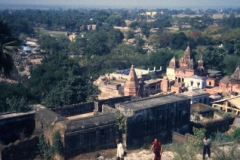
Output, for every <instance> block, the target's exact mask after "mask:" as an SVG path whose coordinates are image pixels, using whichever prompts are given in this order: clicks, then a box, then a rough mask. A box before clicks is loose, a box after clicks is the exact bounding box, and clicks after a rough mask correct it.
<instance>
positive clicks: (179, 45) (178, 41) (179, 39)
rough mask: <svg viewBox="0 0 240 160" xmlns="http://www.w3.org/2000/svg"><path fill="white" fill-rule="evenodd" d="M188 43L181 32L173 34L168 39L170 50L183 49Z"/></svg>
mask: <svg viewBox="0 0 240 160" xmlns="http://www.w3.org/2000/svg"><path fill="white" fill-rule="evenodd" d="M188 43H189V41H188V38H187V36H186V35H185V34H184V33H183V32H180V33H175V34H172V35H171V37H170V44H169V47H170V48H172V49H185V48H186V47H187V45H188Z"/></svg>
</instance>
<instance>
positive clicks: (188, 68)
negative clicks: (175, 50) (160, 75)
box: [166, 46, 208, 83]
mask: <svg viewBox="0 0 240 160" xmlns="http://www.w3.org/2000/svg"><path fill="white" fill-rule="evenodd" d="M207 73H208V70H207V68H206V66H205V63H204V61H203V58H202V56H201V57H200V59H199V60H198V62H197V63H196V62H195V60H194V56H193V54H192V52H191V49H190V47H189V46H188V47H187V48H186V50H185V51H184V53H183V56H182V57H181V58H180V60H179V62H178V61H177V60H176V58H175V57H173V58H172V59H171V61H170V62H169V65H168V67H167V71H166V75H167V77H168V78H169V80H174V81H176V82H177V83H181V82H184V81H185V78H188V77H190V76H194V75H197V76H206V75H207Z"/></svg>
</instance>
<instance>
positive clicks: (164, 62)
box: [149, 50, 174, 70]
mask: <svg viewBox="0 0 240 160" xmlns="http://www.w3.org/2000/svg"><path fill="white" fill-rule="evenodd" d="M173 55H174V54H173V53H172V52H170V51H168V50H164V51H156V52H152V53H150V55H149V63H150V66H151V67H159V66H162V69H163V70H166V67H167V66H168V63H169V61H170V60H171V59H172V57H173Z"/></svg>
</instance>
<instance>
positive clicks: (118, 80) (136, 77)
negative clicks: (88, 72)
mask: <svg viewBox="0 0 240 160" xmlns="http://www.w3.org/2000/svg"><path fill="white" fill-rule="evenodd" d="M161 78H162V68H161V67H160V68H159V70H156V67H154V69H153V70H149V69H148V70H144V69H138V68H134V66H133V65H132V66H131V68H130V69H125V70H119V71H116V72H113V73H108V74H106V75H104V76H100V77H99V78H98V79H97V80H96V81H95V82H94V84H95V85H97V86H98V88H99V90H101V91H102V93H101V94H100V95H99V96H98V98H99V99H104V97H105V99H106V98H112V97H121V96H128V95H131V96H135V97H148V96H150V95H154V94H157V93H160V92H161V81H162V79H161Z"/></svg>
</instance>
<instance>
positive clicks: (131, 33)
mask: <svg viewBox="0 0 240 160" xmlns="http://www.w3.org/2000/svg"><path fill="white" fill-rule="evenodd" d="M126 38H127V39H131V38H134V32H133V31H132V30H128V31H127V32H126Z"/></svg>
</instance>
